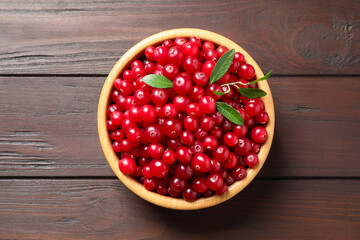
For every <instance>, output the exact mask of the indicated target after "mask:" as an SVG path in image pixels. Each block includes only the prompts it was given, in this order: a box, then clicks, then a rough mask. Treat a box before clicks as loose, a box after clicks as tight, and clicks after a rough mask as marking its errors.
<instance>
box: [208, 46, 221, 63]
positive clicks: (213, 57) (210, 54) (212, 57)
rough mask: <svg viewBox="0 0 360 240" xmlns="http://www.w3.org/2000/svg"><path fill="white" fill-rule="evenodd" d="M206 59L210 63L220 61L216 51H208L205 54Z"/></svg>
mask: <svg viewBox="0 0 360 240" xmlns="http://www.w3.org/2000/svg"><path fill="white" fill-rule="evenodd" d="M205 58H206V60H208V61H217V60H218V58H219V57H218V54H217V52H216V51H215V50H214V49H208V50H207V51H206V52H205Z"/></svg>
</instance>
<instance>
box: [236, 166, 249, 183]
mask: <svg viewBox="0 0 360 240" xmlns="http://www.w3.org/2000/svg"><path fill="white" fill-rule="evenodd" d="M232 175H233V177H234V178H235V179H236V180H239V181H240V180H243V179H244V178H245V177H246V175H247V173H246V169H245V167H244V166H242V165H237V166H236V167H235V168H234V169H233V171H232Z"/></svg>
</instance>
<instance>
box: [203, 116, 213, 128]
mask: <svg viewBox="0 0 360 240" xmlns="http://www.w3.org/2000/svg"><path fill="white" fill-rule="evenodd" d="M200 126H201V128H202V129H204V130H205V131H208V130H210V129H212V128H213V127H214V120H213V119H212V118H211V117H203V118H202V119H201V121H200Z"/></svg>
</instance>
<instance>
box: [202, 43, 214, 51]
mask: <svg viewBox="0 0 360 240" xmlns="http://www.w3.org/2000/svg"><path fill="white" fill-rule="evenodd" d="M208 49H213V50H214V49H215V46H214V44H213V43H212V42H204V43H203V45H202V50H203V51H204V52H206V51H207V50H208Z"/></svg>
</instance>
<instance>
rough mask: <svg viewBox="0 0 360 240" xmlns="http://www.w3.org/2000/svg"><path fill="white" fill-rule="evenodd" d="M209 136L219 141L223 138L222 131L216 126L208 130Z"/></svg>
mask: <svg viewBox="0 0 360 240" xmlns="http://www.w3.org/2000/svg"><path fill="white" fill-rule="evenodd" d="M209 135H210V136H213V137H215V138H216V139H221V137H222V136H223V131H222V130H221V128H219V127H217V126H216V127H214V128H213V129H211V130H210V132H209Z"/></svg>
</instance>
